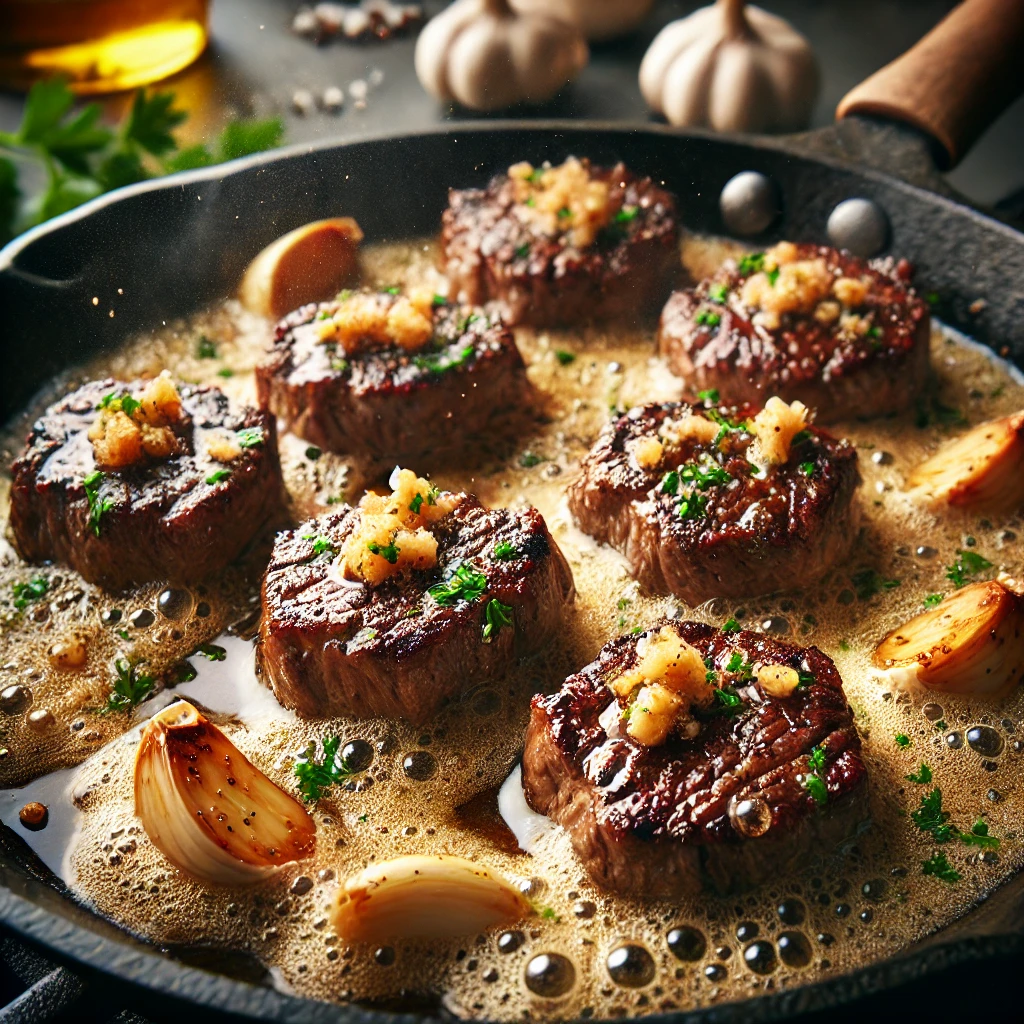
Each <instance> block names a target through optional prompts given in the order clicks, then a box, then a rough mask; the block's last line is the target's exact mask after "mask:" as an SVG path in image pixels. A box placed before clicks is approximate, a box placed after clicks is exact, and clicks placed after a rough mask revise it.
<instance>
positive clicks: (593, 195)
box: [508, 156, 615, 249]
mask: <svg viewBox="0 0 1024 1024" xmlns="http://www.w3.org/2000/svg"><path fill="white" fill-rule="evenodd" d="M508 176H509V177H510V178H511V179H512V182H513V186H514V188H515V199H516V207H515V210H516V214H517V216H519V217H520V219H522V220H523V221H525V222H526V223H528V224H531V225H533V226H534V227H536V228H538V229H539V230H540V231H542V232H543V233H544V234H545V235H551V236H552V237H554V236H556V235H560V234H562V232H566V233H567V234H568V237H569V241H570V242H571V243H572V244H573V245H575V246H577V247H578V248H580V249H583V248H585V247H586V246H588V245H592V244H593V242H594V239H595V238H597V234H598V232H599V231H600V230H601V228H603V227H604V226H605V225H606V224H608V222H609V221H610V220H611V219H612V216H613V214H614V212H615V211H614V210H613V209H612V202H611V189H610V188H609V186H608V183H607V182H604V181H595V180H593V179H592V178H591V177H590V171H589V169H588V168H587V166H586V165H585V164H583V163H581V162H580V161H579V160H577V159H576V157H574V156H571V157H569V159H568V160H566V161H565V163H564V164H560V165H559V166H558V167H539V168H534V166H533V165H532V164H529V163H526V162H525V161H524V162H523V163H518V164H513V165H512V166H511V167H510V168H509V169H508Z"/></svg>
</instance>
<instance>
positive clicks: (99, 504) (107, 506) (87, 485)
mask: <svg viewBox="0 0 1024 1024" xmlns="http://www.w3.org/2000/svg"><path fill="white" fill-rule="evenodd" d="M104 477H105V474H104V473H103V471H102V470H99V469H95V470H93V471H92V472H91V473H90V474H89V475H88V476H87V477H86V478H85V479H84V480H83V481H82V488H83V489H84V490H85V497H86V500H87V501H88V502H89V525H90V526H91V527H92V532H93V533H95V534H96V536H97V537H98V536H99V535H100V523H101V520H102V519H103V516H104V515H105V514H106V513H107V512H109V511H110V510H111V509H112V508H113V507H114V502H113V500H112V499H110V498H101V497H100V487H101V486H102V484H103V480H104Z"/></svg>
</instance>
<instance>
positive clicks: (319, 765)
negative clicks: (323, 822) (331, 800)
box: [293, 736, 359, 803]
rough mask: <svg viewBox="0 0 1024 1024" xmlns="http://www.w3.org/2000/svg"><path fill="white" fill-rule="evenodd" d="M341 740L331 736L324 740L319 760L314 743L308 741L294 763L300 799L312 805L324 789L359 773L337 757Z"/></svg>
mask: <svg viewBox="0 0 1024 1024" xmlns="http://www.w3.org/2000/svg"><path fill="white" fill-rule="evenodd" d="M340 747H341V739H340V737H338V736H332V737H331V738H330V739H326V740H324V755H323V758H322V759H321V760H319V761H318V760H317V757H316V742H315V741H314V740H310V742H309V746H308V747H306V749H305V750H304V751H303V752H302V756H301V757H300V758H299V759H298V760H297V761H296V762H295V765H294V768H293V770H294V772H295V777H296V778H297V779H298V780H299V792H300V793H301V794H302V799H303V800H306V801H308V802H310V803H312V802H313V801H314V800H319V799H320V797H321V796H323V792H324V790H325V789H330V788H331V786H334V785H341V784H342V783H345V782H348V780H349V779H351V778H352V776H353V775H358V774H359V773H358V772H357V771H356V770H355V768H354V767H353V766H352V765H350V764H349V763H348V761H347V759H346V758H344V757H339V756H338V750H339V748H340Z"/></svg>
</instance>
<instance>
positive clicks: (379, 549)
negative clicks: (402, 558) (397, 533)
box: [366, 540, 402, 565]
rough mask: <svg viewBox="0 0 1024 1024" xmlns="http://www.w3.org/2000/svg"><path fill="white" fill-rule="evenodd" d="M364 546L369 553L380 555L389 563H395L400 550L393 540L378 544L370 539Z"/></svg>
mask: <svg viewBox="0 0 1024 1024" xmlns="http://www.w3.org/2000/svg"><path fill="white" fill-rule="evenodd" d="M366 547H367V550H368V551H369V552H370V554H371V555H380V557H381V558H383V559H384V561H385V562H387V563H388V564H389V565H395V563H397V561H398V553H399V552H400V551H401V550H402V549H401V548H400V547H399V546H398V545H397V544H396V543H395V542H394V541H391V543H390V544H378V543H377V542H376V541H375V540H371V541H370V543H369V544H367V545H366Z"/></svg>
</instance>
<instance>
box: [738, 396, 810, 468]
mask: <svg viewBox="0 0 1024 1024" xmlns="http://www.w3.org/2000/svg"><path fill="white" fill-rule="evenodd" d="M809 411H810V410H808V408H807V406H806V405H804V403H803V402H799V401H797V402H792V403H788V404H787V403H786V402H784V401H783V400H782V399H781V398H777V397H776V396H775V395H773V396H772V397H771V398H769V399H768V401H767V402H765V405H764V408H763V409H762V410H761V411H760V412H759V413H758V414H757V415H756V416H755V417H754V418H753V420H752V421H751V423H750V432H751V433H752V434H753V435H754V443H753V445H751V449H750V453H749V455H748V458H749V459H750V461H751V462H753V463H754V464H755V465H757V466H760V467H761V468H762V469H767V468H768V467H769V466H781V465H782V464H783V463H784V462H787V461H788V460H789V448H790V445H792V443H793V438H794V437H796V435H797V434H799V433H800V431H801V430H804V429H806V427H807V416H808V413H809Z"/></svg>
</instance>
